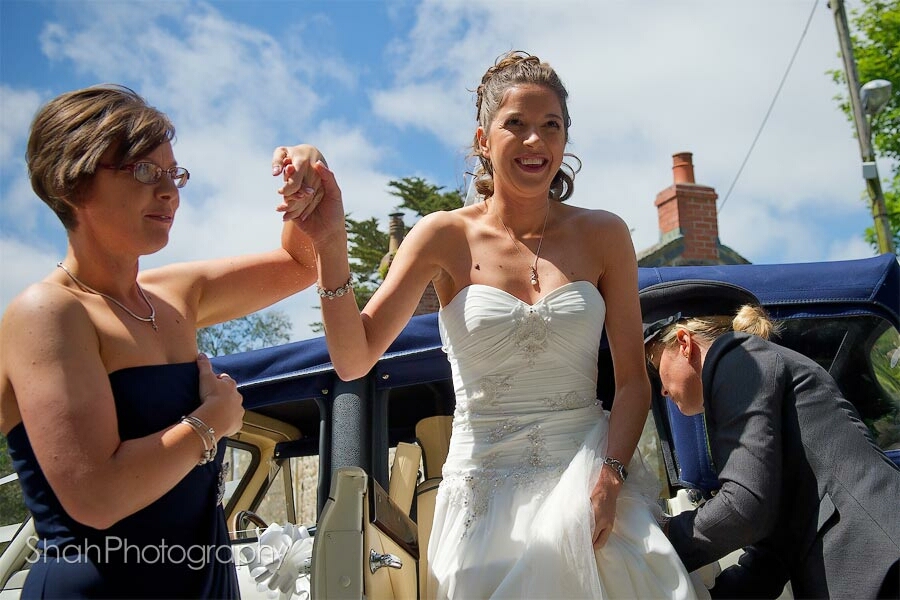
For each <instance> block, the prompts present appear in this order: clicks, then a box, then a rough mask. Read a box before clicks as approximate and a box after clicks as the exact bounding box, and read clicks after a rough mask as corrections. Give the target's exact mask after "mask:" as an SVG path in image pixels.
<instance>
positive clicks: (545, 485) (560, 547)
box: [273, 52, 694, 598]
mask: <svg viewBox="0 0 900 600" xmlns="http://www.w3.org/2000/svg"><path fill="white" fill-rule="evenodd" d="M567 96H568V93H567V92H566V90H565V88H564V87H563V84H562V82H561V81H560V79H559V77H558V76H557V74H556V72H555V71H554V70H553V69H552V68H551V67H550V66H549V65H547V64H546V63H542V62H541V61H540V59H538V58H537V57H535V56H531V55H529V54H526V53H523V52H511V53H509V54H506V55H504V56H502V57H500V59H498V61H497V62H496V63H495V64H494V65H493V66H491V67H490V68H489V69H488V70H487V72H486V73H485V74H484V76H483V77H482V80H481V85H480V86H479V87H478V90H477V101H476V104H477V120H478V127H477V129H476V131H475V140H474V145H473V152H474V155H475V156H477V158H478V160H479V161H480V165H481V175H480V176H479V178H478V180H477V181H476V187H477V191H478V192H479V194H480V195H481V196H483V197H484V201H483V202H479V203H474V204H472V205H470V206H465V207H463V208H460V209H457V210H453V211H449V212H437V213H433V214H430V215H428V216H426V217H424V218H422V219H421V220H420V221H419V222H418V223H417V224H416V226H415V227H414V228H413V229H412V231H411V232H410V233H409V235H408V236H407V237H406V238H405V240H404V241H403V243H402V244H401V246H400V249H399V250H398V252H397V254H396V256H395V257H394V260H393V263H392V265H391V268H390V271H389V272H388V275H387V277H386V278H385V280H384V283H383V284H382V285H381V287H380V288H379V289H378V291H377V292H376V293H375V295H374V296H372V299H371V300H370V301H369V303H368V304H367V305H366V307H365V309H364V310H363V311H362V313H361V314H360V312H359V311H358V309H357V305H356V301H355V298H354V295H353V293H352V281H351V278H350V270H349V266H348V256H347V235H346V230H345V228H344V209H343V205H342V200H341V192H340V190H339V189H338V186H337V183H336V182H335V178H334V175H333V174H332V172H331V171H330V170H328V168H327V166H326V165H325V164H324V163H321V162H319V163H316V164H315V165H314V169H315V171H316V173H317V174H318V176H319V178H320V180H319V181H317V182H316V183H315V187H314V189H315V191H316V194H315V198H316V200H317V204H316V205H315V206H313V207H307V203H306V202H305V200H306V199H307V198H308V196H306V195H304V194H309V193H310V192H311V190H309V189H308V188H306V189H305V190H304V189H301V184H300V183H299V182H295V181H294V179H295V177H294V173H295V172H300V173H302V172H304V171H305V170H306V168H307V167H308V166H309V165H308V164H307V163H306V162H305V160H304V158H303V157H302V156H301V151H300V150H298V148H303V147H295V148H285V147H282V148H278V149H276V151H275V156H274V164H273V166H274V167H275V169H276V171H278V170H281V169H283V174H284V178H285V185H284V187H283V188H282V189H281V190H279V192H280V193H282V194H283V195H284V203H283V204H282V206H281V207H279V209H280V210H282V211H284V212H285V218H286V219H290V218H294V219H296V220H297V222H298V223H299V225H300V227H301V228H302V229H303V230H304V231H305V232H306V233H307V234H308V235H309V236H310V238H311V239H312V240H313V243H314V244H315V250H316V254H317V257H318V270H319V286H318V291H319V295H320V296H321V297H322V313H323V320H324V324H325V332H326V339H327V343H328V349H329V352H330V354H331V358H332V361H333V363H334V366H335V370H336V371H337V373H338V375H339V376H340V377H341V378H342V379H345V380H350V379H355V378H358V377H362V376H364V375H365V374H366V373H367V372H368V371H369V370H370V369H371V367H372V366H373V365H374V364H375V362H376V361H377V360H378V358H379V357H380V356H381V355H382V354H383V353H384V351H385V350H386V349H387V347H388V346H389V344H390V343H391V342H392V341H393V340H394V339H395V338H396V337H397V335H398V334H399V333H400V331H401V330H402V328H403V326H404V325H405V324H406V322H407V321H408V320H409V318H410V317H411V316H412V314H413V311H414V309H415V307H416V305H417V303H418V301H419V298H420V297H421V295H422V293H423V291H424V290H425V288H426V286H427V285H428V283H429V282H433V283H434V288H435V290H436V291H437V294H438V297H439V299H440V302H441V307H442V308H441V311H440V316H439V323H440V330H441V336H442V340H443V344H444V349H445V351H446V352H447V355H448V359H449V361H450V364H451V366H452V373H453V381H454V386H455V390H456V413H455V415H454V419H453V430H452V436H451V441H450V451H449V456H448V458H447V462H446V463H445V465H444V468H443V481H442V483H441V486H440V490H439V492H438V498H437V505H436V509H435V515H434V527H433V530H432V534H431V540H430V545H429V548H428V560H429V568H430V572H429V574H428V576H429V580H430V581H429V588H428V589H429V590H430V591H433V592H434V594H435V595H436V596H437V597H440V598H500V597H513V598H516V597H517V598H521V597H533V598H537V597H540V598H550V597H555V598H576V597H582V598H601V597H642V598H664V597H665V598H687V597H692V596H693V595H694V588H693V586H692V584H691V580H690V578H689V576H688V574H687V572H686V571H685V569H684V566H683V565H682V564H681V562H680V561H679V559H678V557H677V555H676V554H675V551H674V550H673V548H672V546H671V545H670V544H669V542H668V540H667V539H666V537H665V536H664V535H663V533H662V531H661V530H660V528H659V526H658V525H657V523H656V520H655V518H654V516H653V506H654V500H655V493H654V492H655V489H652V490H651V492H650V493H649V494H646V493H644V492H642V489H641V488H642V486H641V485H639V484H640V481H639V480H640V479H641V477H642V476H643V477H644V478H646V477H648V476H649V475H648V473H647V472H646V471H644V469H643V468H642V466H641V464H640V459H639V457H636V458H635V459H634V460H632V456H637V455H636V453H635V447H636V445H637V441H638V438H639V436H640V433H641V429H642V426H643V423H644V421H645V418H646V416H647V411H648V407H649V400H650V387H649V383H648V380H647V373H646V370H645V364H644V353H643V339H642V334H641V319H640V306H639V303H638V295H637V264H636V258H635V254H634V247H633V245H632V242H631V238H630V234H629V231H628V227H627V226H626V225H625V223H624V222H623V221H622V220H621V219H620V218H619V217H617V216H616V215H613V214H612V213H609V212H606V211H602V210H586V209H582V208H578V207H574V206H569V205H567V204H564V203H563V201H564V200H566V199H568V198H569V197H570V196H571V195H572V192H573V189H574V187H573V186H574V171H573V170H572V169H571V168H569V167H568V165H566V164H565V163H564V162H563V159H564V156H565V154H564V153H565V148H566V143H567V141H568V128H569V123H570V119H569V113H568V108H567V102H566V99H567ZM307 148H308V147H307ZM295 155H296V156H295ZM307 155H308V154H307ZM297 179H298V178H297ZM604 327H605V330H606V335H607V338H608V340H609V346H610V350H611V352H612V358H613V363H614V370H615V381H616V391H615V399H614V405H613V409H612V411H611V412H609V413H607V412H606V411H604V409H603V407H602V406H600V404H599V402H598V400H597V399H596V386H597V353H598V347H599V344H600V337H601V334H602V332H603V330H604ZM650 487H651V488H652V485H651V486H650Z"/></svg>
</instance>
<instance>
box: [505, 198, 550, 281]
mask: <svg viewBox="0 0 900 600" xmlns="http://www.w3.org/2000/svg"><path fill="white" fill-rule="evenodd" d="M549 216H550V201H549V200H548V201H547V213H546V214H545V215H544V226H543V227H542V228H541V238H540V239H539V240H538V247H537V252H535V253H534V263H533V264H532V265H531V266H530V267H528V268H529V269H530V270H531V285H534V286H536V285H537V284H538V272H537V264H538V259H539V258H540V257H541V245H542V244H543V243H544V232H545V231H547V219H548V217H549ZM497 220H498V221H500V224H501V225H503V229H505V230H506V235H508V236H509V240H510V241H511V242H512V243H513V247H515V249H516V252H518V253H519V256H521V257H522V258H525V255H524V254H522V251H521V250H520V249H519V244H518V243H517V242H516V238H514V237H513V234H512V233H511V232H510V230H509V227H507V226H506V223H504V222H503V218H502V217H501V216H500V212H499V211H498V212H497ZM523 243H524V242H523Z"/></svg>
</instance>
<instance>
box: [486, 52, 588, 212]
mask: <svg viewBox="0 0 900 600" xmlns="http://www.w3.org/2000/svg"><path fill="white" fill-rule="evenodd" d="M522 84H535V85H540V86H543V87H545V88H547V89H549V90H551V91H552V92H553V93H554V94H556V97H557V98H558V99H559V104H560V106H561V107H562V111H563V114H562V116H563V128H564V132H565V134H566V142H567V143H568V141H569V125H571V123H572V119H571V117H569V107H568V104H567V102H566V99H567V98H568V96H569V93H568V92H567V91H566V88H565V86H564V85H563V83H562V81H561V80H560V79H559V76H558V75H557V74H556V71H554V70H553V68H552V67H551V66H550V65H549V64H547V63H545V62H541V59H539V58H538V57H537V56H533V55H531V54H528V53H527V52H523V51H521V50H514V51H512V52H508V53H507V54H503V55H501V56H500V57H499V58H498V59H497V61H496V62H495V63H494V65H493V66H492V67H490V68H489V69H488V70H487V72H486V73H485V74H484V76H483V77H482V78H481V85H479V86H478V89H477V90H476V95H477V97H476V100H475V108H476V112H477V119H478V124H479V125H480V126H481V128H482V129H483V130H484V131H485V132H487V131H489V129H490V126H491V123H493V121H494V117H495V116H496V115H497V110H498V109H499V108H500V104H501V103H502V102H503V98H504V96H505V95H506V92H507V90H509V88H511V87H514V86H516V85H522ZM472 147H473V155H474V156H477V157H478V160H479V161H480V163H481V169H480V173H478V175H477V179H476V181H475V191H477V192H478V193H479V194H481V195H482V196H484V197H485V198H488V197H490V196H492V195H493V193H494V180H493V176H494V168H493V165H491V161H490V160H489V159H488V158H486V157H484V156H482V155H481V152H480V146H479V143H478V134H477V133H476V134H475V141H474V143H473V146H472ZM566 156H571V157H572V158H574V159H575V160H576V161H578V168H577V169H573V168H572V167H571V166H569V165H568V164H566V163H565V162H563V163H562V165H560V168H559V171H558V172H557V173H556V176H555V177H554V178H553V183H552V184H551V185H550V197H551V198H553V199H556V200H559V201H564V200H567V199H568V198H569V197H570V196H571V195H572V192H573V191H574V189H575V174H576V173H577V172H578V170H579V169H580V168H581V161H580V160H579V159H578V157H577V156H575V155H573V154H566Z"/></svg>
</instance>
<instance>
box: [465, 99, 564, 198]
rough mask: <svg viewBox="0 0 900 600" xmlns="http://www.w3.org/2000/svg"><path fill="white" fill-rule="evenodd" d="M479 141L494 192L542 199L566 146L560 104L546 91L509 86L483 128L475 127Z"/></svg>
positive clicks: (546, 194) (545, 196)
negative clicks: (487, 165) (490, 175)
mask: <svg viewBox="0 0 900 600" xmlns="http://www.w3.org/2000/svg"><path fill="white" fill-rule="evenodd" d="M478 139H479V151H480V152H481V155H482V156H483V157H484V158H486V159H488V160H489V161H490V163H491V166H492V168H493V177H494V191H495V193H514V194H516V195H519V196H540V197H541V198H542V199H544V200H546V198H547V196H548V193H549V190H550V184H551V183H552V182H553V178H554V177H555V176H556V173H557V171H558V170H559V167H560V165H561V164H562V160H563V153H564V152H565V147H566V131H565V120H564V118H563V110H562V106H561V105H560V102H559V99H558V98H557V96H556V94H555V93H554V92H553V91H552V90H551V89H549V88H547V87H545V86H542V85H537V84H520V85H515V86H512V87H510V88H508V89H507V91H506V93H505V94H504V96H503V100H502V102H501V103H500V107H499V109H498V110H497V112H496V114H495V115H494V118H493V120H492V121H491V123H490V125H489V127H488V130H487V131H485V130H484V129H483V128H482V127H479V128H478Z"/></svg>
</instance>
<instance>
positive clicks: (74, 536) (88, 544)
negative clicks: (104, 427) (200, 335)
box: [7, 363, 240, 599]
mask: <svg viewBox="0 0 900 600" xmlns="http://www.w3.org/2000/svg"><path fill="white" fill-rule="evenodd" d="M109 380H110V383H111V384H112V390H113V395H114V396H115V402H116V412H117V416H118V422H119V436H120V438H121V439H122V440H129V439H135V438H140V437H144V436H146V435H149V434H151V433H154V432H156V431H160V430H162V429H165V428H166V427H168V426H170V425H172V424H173V423H176V422H178V420H179V419H180V417H182V416H183V415H186V414H188V413H190V412H191V411H193V410H194V409H196V408H197V406H199V404H200V396H199V376H198V370H197V364H196V363H181V364H171V365H152V366H143V367H134V368H129V369H123V370H121V371H116V372H115V373H111V374H110V376H109ZM7 438H8V442H9V453H10V456H11V457H12V461H13V466H14V467H15V469H16V472H17V473H18V474H19V483H20V484H21V486H22V491H23V493H24V496H25V503H26V505H27V506H28V509H29V510H30V511H31V514H32V516H33V517H34V523H35V530H36V532H37V536H38V539H37V540H35V541H34V542H33V543H32V546H34V547H37V548H38V550H39V552H40V554H39V557H38V558H37V559H36V561H35V562H34V564H32V566H31V569H30V571H29V574H28V578H27V579H26V581H25V588H24V590H23V593H22V598H192V599H193V598H237V597H239V595H240V594H239V591H238V584H237V574H236V572H235V567H234V559H233V556H232V551H231V546H230V543H229V539H228V529H227V526H226V524H225V515H224V512H223V510H222V507H221V505H219V504H218V493H219V485H220V477H219V473H220V471H221V466H222V458H223V456H224V453H225V442H224V440H223V441H221V442H220V443H219V452H218V455H217V457H216V460H215V461H213V462H210V463H208V464H206V465H203V466H197V467H195V468H194V469H193V470H192V471H191V472H190V473H189V474H188V475H187V476H186V477H185V478H184V479H182V480H181V481H180V482H179V483H178V484H177V485H176V486H175V487H174V488H172V489H171V490H170V491H169V492H167V493H166V494H165V495H163V496H162V497H161V498H160V499H159V500H157V501H156V502H153V503H152V504H150V505H149V506H147V507H146V508H143V509H141V510H139V511H138V512H136V513H134V514H132V515H130V516H128V517H126V518H124V519H122V520H121V521H119V522H118V523H116V524H115V525H113V526H112V527H110V528H109V529H105V530H98V529H93V528H91V527H87V526H85V525H83V524H81V523H78V522H77V521H75V520H74V519H72V518H71V517H70V516H69V515H68V514H67V513H66V511H65V510H64V509H63V508H62V506H61V505H60V503H59V500H58V499H57V498H56V495H55V494H54V493H53V490H52V489H51V488H50V485H49V484H48V483H47V480H46V478H45V477H44V474H43V473H42V472H41V469H40V467H39V466H38V464H37V460H36V459H35V456H34V452H33V450H32V448H31V444H30V442H29V440H28V434H27V432H26V431H25V427H24V426H23V424H21V423H20V424H19V425H16V426H15V427H13V428H12V430H11V431H10V432H9V435H8V436H7Z"/></svg>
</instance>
